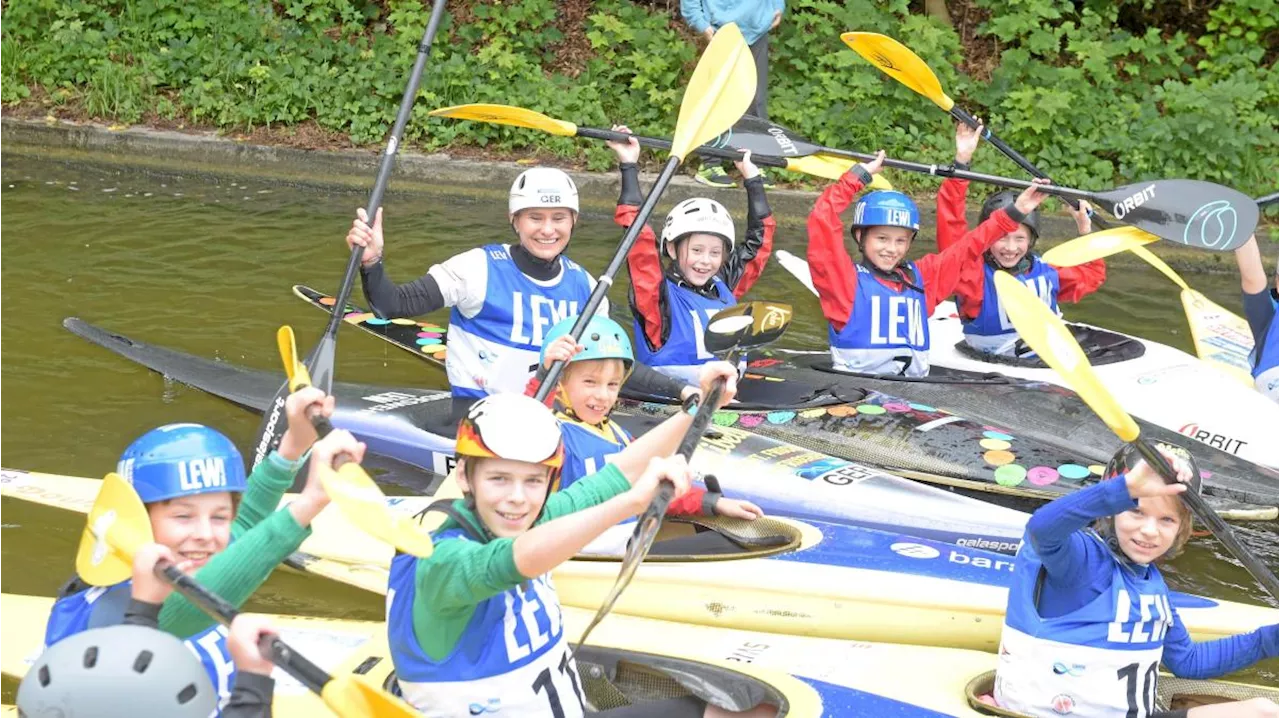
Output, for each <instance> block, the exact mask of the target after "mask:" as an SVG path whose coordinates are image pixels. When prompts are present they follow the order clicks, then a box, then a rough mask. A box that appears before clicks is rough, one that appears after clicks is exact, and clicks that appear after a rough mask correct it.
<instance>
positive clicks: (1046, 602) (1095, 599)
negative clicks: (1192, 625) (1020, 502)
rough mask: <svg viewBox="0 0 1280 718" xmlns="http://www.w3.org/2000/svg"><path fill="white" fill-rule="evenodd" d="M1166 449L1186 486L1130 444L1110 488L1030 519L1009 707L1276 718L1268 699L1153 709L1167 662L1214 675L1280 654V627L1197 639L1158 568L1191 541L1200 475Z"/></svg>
mask: <svg viewBox="0 0 1280 718" xmlns="http://www.w3.org/2000/svg"><path fill="white" fill-rule="evenodd" d="M1157 449H1158V450H1159V451H1160V452H1161V453H1162V454H1163V455H1164V456H1165V458H1166V459H1167V460H1168V461H1169V462H1170V463H1171V464H1172V465H1173V467H1174V468H1175V470H1176V471H1177V478H1178V481H1177V482H1175V483H1172V484H1166V483H1165V482H1164V480H1163V479H1162V478H1161V477H1160V475H1159V474H1158V473H1157V472H1156V471H1155V470H1153V469H1152V468H1151V467H1149V466H1148V465H1147V463H1146V462H1145V461H1144V460H1142V459H1141V457H1140V455H1139V454H1138V452H1137V450H1136V449H1135V448H1134V447H1133V445H1132V444H1128V445H1126V446H1125V447H1124V448H1123V449H1121V450H1120V451H1119V452H1118V453H1117V454H1116V455H1115V457H1113V458H1112V460H1111V462H1110V463H1109V465H1108V466H1107V468H1106V471H1105V472H1104V474H1103V480H1102V481H1099V482H1098V483H1097V484H1094V485H1093V486H1089V487H1088V488H1084V489H1081V490H1079V491H1076V492H1075V493H1072V494H1070V495H1069V496H1065V497H1063V498H1060V499H1056V500H1054V501H1051V502H1049V503H1048V504H1045V505H1044V506H1043V507H1041V508H1040V509H1039V510H1037V511H1036V512H1035V513H1034V514H1033V515H1032V516H1031V519H1030V520H1029V521H1028V522H1027V531H1026V536H1025V537H1024V539H1023V541H1022V545H1021V547H1020V548H1019V549H1018V555H1017V558H1016V560H1015V564H1014V570H1013V582H1012V584H1011V585H1010V587H1009V605H1008V609H1007V610H1006V612H1005V622H1004V629H1003V631H1002V632H1001V637H1000V651H999V653H1000V664H999V668H998V669H997V672H996V685H995V698H996V701H997V703H998V704H999V705H1000V706H1001V707H1004V708H1008V709H1010V710H1013V711H1016V712H1018V713H1025V714H1028V715H1073V716H1082V717H1083V718H1100V717H1107V718H1111V717H1114V718H1121V717H1123V716H1153V717H1154V716H1156V715H1162V716H1169V717H1170V718H1173V716H1188V715H1189V716H1191V717H1192V718H1195V717H1196V716H1209V715H1214V714H1215V712H1216V711H1220V712H1216V715H1219V716H1233V717H1235V716H1252V715H1271V716H1274V715H1276V706H1275V704H1274V703H1272V702H1270V701H1265V700H1263V702H1262V703H1257V702H1245V703H1234V704H1223V705H1219V706H1205V707H1203V708H1192V709H1191V710H1190V711H1189V712H1175V713H1165V714H1155V713H1153V710H1154V707H1153V705H1152V704H1153V699H1154V697H1155V695H1156V682H1157V681H1158V680H1159V668H1160V665H1161V664H1163V665H1164V666H1165V668H1167V669H1168V670H1169V671H1170V672H1171V673H1173V674H1174V675H1176V676H1183V677H1187V678H1214V677H1216V676H1221V675H1224V674H1226V673H1230V672H1232V671H1237V670H1240V669H1242V668H1244V667H1246V666H1249V665H1251V664H1253V663H1255V662H1256V661H1259V660H1262V659H1264V658H1275V657H1276V655H1277V652H1280V651H1278V647H1277V642H1278V640H1280V639H1278V637H1280V626H1277V625H1276V624H1271V625H1269V626H1263V627H1260V628H1258V629H1256V630H1254V631H1252V632H1250V633H1246V634H1241V635H1237V636H1229V637H1227V638H1221V639H1218V640H1214V641H1203V642H1200V643H1196V642H1193V641H1192V640H1191V637H1190V635H1188V633H1187V629H1186V627H1185V626H1184V625H1183V623H1182V619H1181V618H1179V616H1178V610H1177V608H1175V607H1174V606H1173V604H1172V603H1171V602H1170V598H1169V588H1168V586H1167V585H1166V584H1165V581H1164V578H1163V576H1161V573H1160V569H1159V568H1158V566H1157V562H1159V561H1161V560H1163V559H1164V558H1168V557H1171V556H1173V555H1175V554H1177V553H1178V551H1180V550H1181V549H1182V547H1183V546H1184V545H1185V544H1186V542H1187V540H1188V539H1189V538H1190V536H1191V529H1192V521H1191V512H1190V510H1189V509H1188V508H1187V505H1186V503H1185V502H1184V501H1182V500H1181V499H1180V498H1179V496H1178V495H1179V494H1181V493H1183V492H1185V491H1198V490H1199V483H1200V475H1199V470H1198V469H1197V468H1196V466H1195V463H1194V461H1192V460H1191V458H1190V455H1189V454H1187V453H1186V451H1185V450H1183V449H1181V448H1180V447H1173V446H1158V447H1157ZM1205 709H1208V710H1205ZM1202 711H1203V712H1202Z"/></svg>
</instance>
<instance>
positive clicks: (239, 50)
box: [0, 0, 1280, 194]
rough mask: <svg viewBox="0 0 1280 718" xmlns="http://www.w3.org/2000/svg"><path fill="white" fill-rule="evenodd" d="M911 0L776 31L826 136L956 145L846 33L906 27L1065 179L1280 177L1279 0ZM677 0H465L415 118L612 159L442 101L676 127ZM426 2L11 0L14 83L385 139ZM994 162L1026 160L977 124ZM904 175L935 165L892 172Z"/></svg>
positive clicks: (65, 101) (902, 35) (691, 48)
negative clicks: (450, 108)
mask: <svg viewBox="0 0 1280 718" xmlns="http://www.w3.org/2000/svg"><path fill="white" fill-rule="evenodd" d="M918 5H919V3H912V2H909V1H908V0H847V1H844V2H838V1H835V0H791V1H790V2H789V3H788V8H787V14H786V16H785V18H784V22H783V24H782V26H781V27H780V28H779V29H778V30H777V31H776V32H775V33H774V34H773V36H772V40H771V44H772V47H771V56H770V57H771V66H772V78H771V82H770V88H769V91H770V103H769V104H770V113H771V115H772V117H773V119H774V120H775V121H778V122H780V123H782V124H784V125H786V126H788V127H791V128H793V129H795V130H796V131H797V132H799V133H800V134H802V135H805V136H808V137H809V138H811V139H813V140H815V141H818V142H821V143H824V144H829V145H832V146H837V147H842V148H849V149H857V150H863V151H871V150H874V149H876V148H880V147H883V148H885V149H886V150H887V151H889V153H890V154H891V155H892V156H897V157H902V158H907V159H919V160H926V161H939V162H945V161H948V160H949V159H950V157H951V153H952V146H953V145H952V132H953V130H952V126H951V122H950V120H949V118H948V117H947V115H946V114H945V113H943V112H942V111H941V110H939V109H938V108H936V107H934V106H933V105H932V104H930V103H929V102H928V101H927V100H925V99H924V98H922V97H919V96H917V95H915V94H914V93H912V92H911V91H909V90H907V89H906V88H904V87H902V86H900V85H898V84H897V83H895V82H893V81H892V80H890V79H888V78H886V77H885V76H883V75H882V74H880V73H879V72H878V71H877V70H875V69H874V68H872V67H871V66H870V65H868V64H867V63H866V62H865V61H863V60H862V59H861V58H860V57H858V56H857V55H856V54H854V53H853V52H852V51H850V50H849V49H847V48H846V47H845V46H844V44H843V43H841V42H840V39H839V35H840V33H841V32H844V31H847V30H853V29H857V30H869V31H875V32H882V33H885V34H888V35H890V36H892V37H895V38H897V39H899V40H900V41H902V42H903V43H904V44H906V45H907V46H908V47H910V48H911V49H912V50H914V51H915V52H916V53H917V54H919V55H920V56H921V57H922V58H923V59H924V60H925V61H926V62H927V63H928V64H929V65H930V66H931V67H932V68H933V69H934V70H935V71H936V72H937V73H938V75H939V78H940V79H941V81H942V84H943V87H944V88H945V89H946V91H947V92H948V94H950V95H951V96H952V97H953V98H955V99H956V101H957V102H958V103H959V104H961V105H962V106H964V107H966V108H968V109H970V110H971V111H972V112H974V113H975V114H977V115H979V116H981V117H983V118H986V119H988V120H989V121H990V122H991V123H992V125H993V126H994V127H996V128H997V129H998V131H999V132H1000V134H1001V135H1002V136H1003V137H1004V139H1005V140H1006V141H1008V142H1009V144H1010V145H1012V146H1014V147H1016V148H1018V149H1019V150H1020V151H1021V152H1023V154H1025V155H1027V157H1029V158H1030V159H1031V160H1032V161H1034V162H1037V163H1039V164H1041V165H1042V166H1043V167H1046V168H1050V169H1052V171H1053V173H1054V177H1055V179H1057V180H1059V181H1060V182H1063V183H1067V184H1073V185H1077V186H1084V187H1090V188H1105V187H1110V186H1114V185H1118V184H1123V183H1126V182H1130V181H1136V180H1140V179H1146V178H1152V177H1195V178H1203V179H1208V180H1212V181H1217V182H1221V183H1224V184H1228V185H1231V186H1235V187H1237V188H1239V189H1241V190H1243V191H1246V192H1250V193H1254V194H1263V193H1266V192H1271V191H1274V190H1275V187H1276V178H1277V161H1276V158H1277V155H1278V154H1280V145H1278V142H1277V135H1278V133H1280V125H1278V123H1277V113H1276V108H1277V106H1278V104H1280V96H1278V91H1277V87H1278V85H1280V83H1278V82H1277V70H1276V46H1277V16H1276V13H1275V8H1274V6H1273V5H1270V4H1268V2H1267V0H1233V1H1231V2H1221V1H1219V0H1190V1H1189V2H1188V3H1185V4H1183V3H1179V4H1178V7H1179V8H1181V10H1180V11H1179V12H1172V11H1171V10H1170V9H1169V7H1168V6H1167V4H1164V3H1157V2H1154V1H1153V0H1119V1H1115V0H998V1H997V0H955V1H954V2H952V3H951V14H952V16H953V17H955V18H958V20H957V27H955V28H953V27H951V26H949V25H947V24H945V23H943V22H940V21H938V20H937V19H934V18H931V17H927V16H925V15H924V14H922V13H921V12H920V7H917V6H918ZM676 6H677V3H674V2H664V1H660V0H655V1H651V2H629V1H627V0H594V1H593V0H563V1H561V2H557V0H505V1H504V0H467V1H464V2H451V3H450V4H449V14H448V15H447V16H446V20H445V22H444V24H443V25H442V27H441V34H440V37H439V38H437V41H436V44H435V48H434V50H433V54H432V57H431V59H430V64H429V66H428V71H427V73H426V76H425V78H424V81H423V86H422V91H421V95H420V97H419V100H418V104H417V106H416V108H415V113H414V117H413V121H412V122H411V123H410V126H409V130H408V133H407V138H406V139H407V141H408V142H409V143H410V144H411V145H412V146H414V147H416V148H418V149H421V150H424V151H432V150H438V149H443V148H456V147H462V146H474V147H482V148H487V149H490V150H495V151H498V152H502V153H507V154H512V155H516V156H529V155H534V154H536V155H542V156H557V157H562V158H565V159H566V160H571V161H574V162H578V163H581V164H584V165H586V166H587V167H589V168H591V169H605V168H607V167H609V166H610V165H611V164H612V155H611V154H610V153H609V152H608V150H607V149H605V148H604V147H603V146H602V145H600V144H598V143H587V142H581V141H575V140H572V139H569V138H559V137H551V136H548V135H545V134H542V133H537V132H533V131H528V130H515V129H511V128H505V127H497V126H490V125H484V124H478V123H465V122H456V121H449V120H437V119H434V118H428V117H427V112H428V111H429V110H430V109H433V108H436V107H442V106H446V105H454V104H463V103H468V102H497V103H505V104H513V105H520V106H523V107H528V108H531V109H536V110H539V111H541V112H544V113H546V114H548V115H551V116H552V117H557V118H562V119H566V120H570V121H572V122H575V123H578V124H581V125H589V126H608V125H609V124H611V123H612V122H625V123H626V124H628V125H630V126H631V127H632V129H634V130H636V131H638V132H643V133H646V134H652V135H658V136H664V135H668V134H669V133H670V132H671V130H672V127H673V124H674V118H675V115H676V112H677V108H678V106H679V103H680V97H681V93H682V91H683V86H684V79H685V78H686V77H687V76H688V73H689V72H690V70H691V68H692V66H693V64H694V62H695V61H696V58H697V53H698V46H697V44H696V43H695V42H694V38H693V35H692V33H691V32H690V31H689V30H688V29H687V28H685V27H684V25H683V23H682V22H681V21H680V19H679V18H678V17H676V16H674V14H673V13H674V12H675V8H676ZM429 14H430V3H428V2H423V1H422V0H276V1H275V2H264V1H263V0H202V1H201V2H190V0H92V1H91V0H14V1H13V2H10V3H7V4H6V8H5V10H4V20H5V22H4V24H3V41H2V49H3V52H2V56H0V73H2V77H0V101H3V103H5V104H6V105H8V106H15V105H23V106H31V105H32V104H33V103H41V104H42V105H43V106H44V107H45V108H47V109H48V110H49V111H53V112H64V113H71V114H77V113H78V114H80V115H83V116H88V117H93V118H98V119H102V120H104V121H112V122H122V123H136V122H148V121H158V120H175V121H183V122H188V123H193V124H198V125H206V126H214V127H218V128H221V129H224V130H227V131H235V132H240V131H247V130H253V129H256V128H263V127H265V128H275V127H281V126H284V127H288V126H294V125H298V124H300V123H314V125H316V126H318V127H319V128H322V129H323V130H326V131H328V132H331V133H337V134H338V135H341V136H346V137H349V138H350V140H351V141H352V142H354V143H357V144H372V143H377V142H380V141H381V140H382V138H383V137H384V135H385V133H386V131H387V128H388V127H389V126H390V124H391V122H392V121H393V119H394V116H395V111H396V108H397V106H398V103H399V97H400V93H401V92H402V91H403V87H404V82H405V79H406V75H407V73H408V71H409V68H410V67H411V66H412V64H413V60H414V55H415V53H416V50H417V44H418V41H419V38H420V37H421V35H422V31H423V28H424V27H425V25H426V22H427V19H428V16H429ZM975 163H976V164H977V165H978V168H979V169H983V170H989V171H993V172H1003V173H1010V174H1019V173H1018V170H1017V169H1016V167H1015V166H1014V165H1013V164H1012V163H1010V162H1008V161H1007V160H1005V159H1003V158H1001V157H999V156H998V153H996V152H995V151H994V150H992V149H990V148H985V149H983V150H981V151H980V153H979V155H978V156H977V157H976V158H975ZM892 179H893V181H894V182H895V183H899V184H906V185H907V187H908V188H911V187H924V186H928V180H927V179H922V178H916V177H903V176H901V175H895V176H894V177H893V178H892Z"/></svg>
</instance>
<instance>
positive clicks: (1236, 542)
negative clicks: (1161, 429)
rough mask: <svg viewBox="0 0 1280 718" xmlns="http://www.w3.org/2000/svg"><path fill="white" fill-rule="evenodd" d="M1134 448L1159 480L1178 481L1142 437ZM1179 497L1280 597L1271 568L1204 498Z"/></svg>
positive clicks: (1189, 489) (1188, 493) (1191, 492)
mask: <svg viewBox="0 0 1280 718" xmlns="http://www.w3.org/2000/svg"><path fill="white" fill-rule="evenodd" d="M1133 445H1134V447H1135V448H1137V450H1138V453H1139V454H1141V455H1142V458H1144V459H1146V460H1147V463H1148V464H1150V465H1151V466H1152V467H1154V468H1155V470H1156V471H1157V472H1158V473H1159V474H1160V477H1161V478H1163V479H1164V480H1165V483H1169V484H1172V483H1176V482H1177V480H1178V474H1177V472H1176V471H1174V470H1173V467H1172V466H1170V465H1169V462H1168V461H1166V460H1165V458H1164V455H1163V454H1161V453H1160V452H1159V451H1157V450H1156V448H1155V447H1154V446H1152V445H1151V444H1150V443H1148V442H1147V441H1146V440H1145V439H1143V438H1141V437H1139V438H1138V439H1136V440H1134V442H1133ZM1181 496H1182V500H1183V501H1185V502H1187V506H1188V507H1190V508H1191V511H1192V513H1194V514H1195V515H1196V517H1197V518H1199V519H1200V520H1201V521H1203V522H1204V523H1205V525H1206V526H1207V527H1208V528H1209V530H1210V531H1212V532H1213V535H1214V536H1216V537H1217V538H1218V540H1219V541H1221V542H1222V545H1223V546H1226V547H1227V550H1228V551H1230V552H1231V555H1232V556H1235V557H1236V560H1238V561H1239V562H1240V563H1242V564H1244V567H1245V569H1246V570H1247V571H1248V572H1249V574H1250V575H1252V576H1253V578H1254V580H1256V581H1257V582H1258V584H1259V585H1261V586H1262V587H1263V588H1264V589H1266V591H1267V593H1269V594H1271V597H1272V598H1280V586H1278V585H1277V582H1276V575H1275V574H1274V573H1271V569H1269V568H1267V567H1266V565H1265V564H1263V563H1262V561H1261V560H1260V559H1259V558H1258V557H1257V556H1255V555H1254V554H1253V552H1252V551H1250V550H1249V549H1248V548H1246V547H1245V546H1244V545H1243V544H1241V543H1240V539H1238V538H1236V535H1235V533H1233V532H1232V531H1231V527H1230V526H1228V525H1227V522H1226V521H1223V520H1222V517H1221V516H1219V515H1218V514H1217V512H1216V511H1214V510H1213V509H1212V508H1210V507H1209V505H1208V504H1206V503H1205V502H1204V497H1202V496H1201V495H1200V492H1199V491H1196V490H1195V489H1194V488H1193V487H1191V486H1188V487H1187V490H1186V491H1184V492H1182V494H1181Z"/></svg>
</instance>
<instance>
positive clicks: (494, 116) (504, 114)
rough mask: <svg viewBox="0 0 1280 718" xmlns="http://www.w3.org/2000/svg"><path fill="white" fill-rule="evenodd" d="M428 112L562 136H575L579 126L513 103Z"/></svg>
mask: <svg viewBox="0 0 1280 718" xmlns="http://www.w3.org/2000/svg"><path fill="white" fill-rule="evenodd" d="M428 114H430V115H432V116H434V117H452V118H453V119H456V120H474V121H476V122H489V123H492V124H495V125H511V126H512V127H525V128H528V129H530V130H542V131H543V132H550V133H551V134H553V135H560V136H561V137H573V136H574V135H576V134H578V126H577V125H575V124H573V123H572V122H566V121H564V120H557V119H554V118H551V117H547V116H546V115H544V114H542V113H541V112H534V111H533V110H526V109H524V108H523V107H512V106H511V105H488V104H475V105H455V106H454V107H442V108H440V109H438V110H432V111H431V112H429V113H428Z"/></svg>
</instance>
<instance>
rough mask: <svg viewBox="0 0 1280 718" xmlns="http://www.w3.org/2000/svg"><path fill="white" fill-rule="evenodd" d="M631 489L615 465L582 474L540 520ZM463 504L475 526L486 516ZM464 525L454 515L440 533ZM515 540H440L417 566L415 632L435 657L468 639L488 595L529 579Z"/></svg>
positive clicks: (553, 500)
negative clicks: (519, 562) (466, 634)
mask: <svg viewBox="0 0 1280 718" xmlns="http://www.w3.org/2000/svg"><path fill="white" fill-rule="evenodd" d="M630 488H631V484H630V483H628V482H627V477H626V476H624V475H623V473H622V471H621V470H619V469H618V467H616V466H614V465H613V464H607V465H606V466H605V468H604V469H603V470H602V471H600V472H598V473H595V474H592V475H591V476H588V477H586V478H585V479H581V480H579V481H578V482H576V483H574V484H573V485H572V486H570V487H569V488H567V489H565V490H563V491H558V492H556V493H555V494H553V495H552V496H551V498H549V499H547V503H546V506H545V507H544V508H543V511H542V517H541V518H539V519H538V523H539V524H543V523H546V522H547V521H551V520H554V519H557V518H559V517H561V516H565V515H567V514H571V513H574V512H575V511H582V510H583V509H588V508H591V507H592V506H596V505H599V504H602V503H604V502H606V501H608V500H609V499H611V498H613V497H615V496H617V495H619V494H622V493H624V492H626V491H627V490H628V489H630ZM453 507H454V508H455V509H457V510H458V511H459V512H460V513H461V514H462V515H463V516H464V517H465V518H466V519H467V520H468V521H470V522H471V523H472V524H473V525H475V526H479V525H480V521H479V519H478V518H476V516H475V514H474V513H473V512H472V511H471V510H469V509H468V508H467V507H466V504H465V503H464V502H463V501H455V502H454V504H453ZM456 528H458V524H457V523H455V522H454V521H453V520H452V519H450V520H447V521H445V523H444V524H443V525H441V527H440V529H439V531H437V532H436V533H437V534H439V533H440V532H443V531H447V530H449V529H456ZM514 546H515V539H513V538H498V539H494V540H492V541H490V542H488V543H484V544H479V543H476V542H474V541H469V540H466V539H460V538H459V539H445V540H443V541H440V542H438V543H436V545H435V548H434V549H433V550H432V552H431V555H430V556H428V557H427V558H424V559H418V562H417V566H416V567H415V570H414V584H415V586H414V603H413V633H414V636H416V637H417V639H418V643H419V645H421V646H422V650H423V651H425V652H426V654H427V655H428V656H431V658H433V659H434V660H442V659H443V658H444V657H445V656H447V655H449V653H451V652H452V651H453V648H454V646H456V645H457V644H458V641H459V639H461V638H462V633H463V631H464V630H466V627H467V623H468V622H469V621H470V620H471V617H472V616H473V615H475V612H476V607H477V606H479V604H480V603H481V602H482V601H484V600H485V599H487V598H490V597H492V596H496V595H498V594H500V593H502V592H503V591H506V590H508V589H510V588H513V587H515V586H518V585H520V584H521V583H523V582H525V581H526V580H528V579H526V578H525V577H524V576H523V575H521V574H520V571H519V570H518V569H517V568H516V558H515V548H514Z"/></svg>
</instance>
